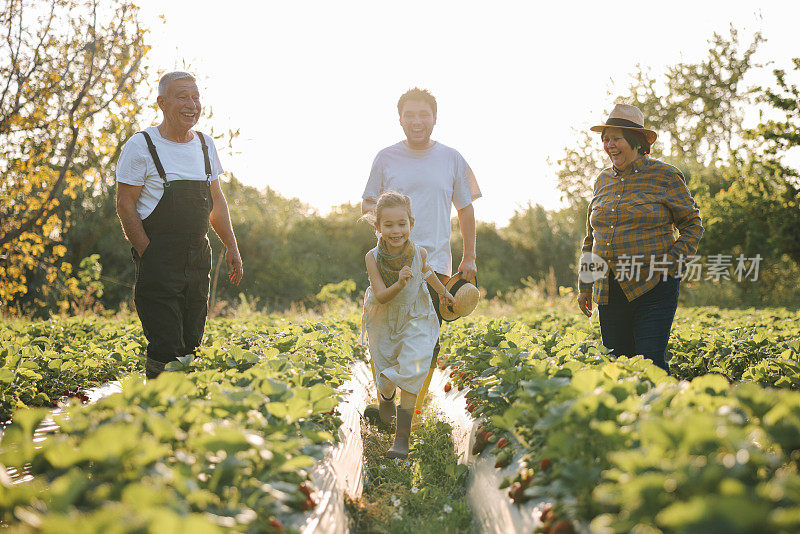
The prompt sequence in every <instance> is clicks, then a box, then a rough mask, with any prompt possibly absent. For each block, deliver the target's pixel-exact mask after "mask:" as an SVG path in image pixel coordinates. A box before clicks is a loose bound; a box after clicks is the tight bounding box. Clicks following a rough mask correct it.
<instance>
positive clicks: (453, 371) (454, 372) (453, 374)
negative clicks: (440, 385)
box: [450, 369, 456, 378]
mask: <svg viewBox="0 0 800 534" xmlns="http://www.w3.org/2000/svg"><path fill="white" fill-rule="evenodd" d="M454 376H456V371H455V369H454V370H452V371H450V378H453V377H454Z"/></svg>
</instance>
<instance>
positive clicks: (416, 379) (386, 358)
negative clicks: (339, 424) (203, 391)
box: [361, 245, 439, 395]
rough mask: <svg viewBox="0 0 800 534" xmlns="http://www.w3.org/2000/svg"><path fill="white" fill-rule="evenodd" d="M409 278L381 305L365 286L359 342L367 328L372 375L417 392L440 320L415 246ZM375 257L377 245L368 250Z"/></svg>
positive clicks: (427, 365) (424, 373) (437, 334)
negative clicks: (397, 291) (383, 377)
mask: <svg viewBox="0 0 800 534" xmlns="http://www.w3.org/2000/svg"><path fill="white" fill-rule="evenodd" d="M414 247H415V250H414V260H413V261H412V262H411V272H412V277H411V279H410V280H409V281H408V283H407V284H406V286H405V287H404V288H403V289H401V290H400V292H399V293H398V294H397V296H395V297H394V298H393V299H392V300H390V301H389V302H387V303H386V304H381V303H380V302H378V299H377V298H375V295H374V294H373V292H372V288H371V287H370V288H368V289H367V293H366V295H365V297H364V310H363V315H362V317H361V341H362V342H363V341H364V334H365V330H366V334H367V336H366V337H367V339H368V345H369V353H370V356H371V357H372V361H373V364H374V365H375V375H376V376H380V375H381V374H383V376H385V377H386V378H388V379H389V380H391V381H392V382H394V383H395V384H396V385H397V386H399V387H400V388H401V389H403V390H405V391H408V392H409V393H414V394H415V395H416V394H418V393H419V391H420V389H422V383H423V382H424V381H425V377H426V376H427V374H428V369H429V368H430V365H431V359H432V358H433V347H434V346H435V345H436V340H437V339H438V338H439V319H438V318H437V317H436V311H435V310H434V309H433V303H432V302H431V297H430V294H429V293H428V287H427V284H426V283H425V279H424V278H423V273H422V255H421V253H420V247H419V245H414ZM370 253H372V254H374V255H375V260H376V261H377V259H378V247H375V248H374V249H372V250H371V251H370Z"/></svg>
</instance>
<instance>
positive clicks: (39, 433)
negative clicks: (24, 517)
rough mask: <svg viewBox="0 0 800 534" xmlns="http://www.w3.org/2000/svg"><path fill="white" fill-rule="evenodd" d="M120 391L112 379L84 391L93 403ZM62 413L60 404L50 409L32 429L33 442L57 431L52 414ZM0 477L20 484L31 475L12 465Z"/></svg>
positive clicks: (0, 435)
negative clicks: (34, 428)
mask: <svg viewBox="0 0 800 534" xmlns="http://www.w3.org/2000/svg"><path fill="white" fill-rule="evenodd" d="M120 391H122V385H121V384H120V383H119V381H117V380H114V381H113V382H106V383H105V384H103V385H101V386H97V387H95V388H92V389H89V390H87V391H86V396H87V397H89V401H88V404H94V403H95V402H97V401H99V400H100V399H102V398H103V397H107V396H109V395H111V394H112V393H118V392H120ZM62 413H64V408H62V407H60V406H59V407H57V408H53V409H52V410H50V413H49V414H48V415H47V417H45V418H44V420H42V422H41V423H39V426H38V427H36V430H34V431H33V442H34V443H41V442H42V441H44V439H45V438H46V437H47V435H48V434H54V433H56V432H58V430H59V426H58V425H57V424H56V422H55V419H54V416H56V415H58V414H62ZM4 430H5V429H4V428H3V429H0V441H2V439H3V431H4ZM0 477H5V480H4V482H5V483H7V484H22V483H24V482H28V481H30V480H32V479H33V477H32V476H31V475H29V474H27V473H26V472H24V470H23V471H22V472H20V471H18V470H17V469H15V468H13V467H9V468H6V469H5V472H4V473H0Z"/></svg>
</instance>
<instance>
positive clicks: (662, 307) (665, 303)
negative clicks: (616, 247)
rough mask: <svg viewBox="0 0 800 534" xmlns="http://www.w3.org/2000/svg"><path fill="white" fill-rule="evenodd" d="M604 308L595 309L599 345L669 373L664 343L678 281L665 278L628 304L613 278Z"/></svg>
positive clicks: (669, 327) (676, 304) (676, 296)
mask: <svg viewBox="0 0 800 534" xmlns="http://www.w3.org/2000/svg"><path fill="white" fill-rule="evenodd" d="M609 278H610V279H609V282H610V289H609V292H610V295H609V300H608V304H600V305H598V306H597V310H598V313H599V314H600V334H601V336H602V338H603V345H605V346H606V347H607V348H609V349H612V350H613V351H614V352H613V353H614V354H615V355H617V356H635V355H637V354H641V355H643V356H644V357H645V358H648V359H649V360H652V361H653V363H655V364H656V365H657V366H659V367H661V368H662V369H664V370H665V371H667V373H669V366H668V365H667V360H666V355H667V342H668V341H669V333H670V329H671V328H672V320H673V319H674V318H675V310H676V309H677V307H678V285H679V280H678V279H677V278H673V277H671V276H670V277H667V279H666V280H662V281H660V282H659V283H658V285H657V286H656V287H654V288H653V289H651V290H650V291H648V292H647V293H645V294H644V295H641V296H639V297H637V298H635V299H633V300H632V301H630V302H628V299H627V298H625V294H624V293H623V292H622V288H621V287H620V286H619V283H618V282H617V281H616V279H614V277H613V276H611V277H609Z"/></svg>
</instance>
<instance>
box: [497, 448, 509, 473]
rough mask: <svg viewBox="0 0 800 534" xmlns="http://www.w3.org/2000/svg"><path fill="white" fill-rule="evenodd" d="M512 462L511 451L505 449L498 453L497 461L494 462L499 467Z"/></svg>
mask: <svg viewBox="0 0 800 534" xmlns="http://www.w3.org/2000/svg"><path fill="white" fill-rule="evenodd" d="M510 463H511V453H510V452H509V451H503V452H501V453H500V454H498V455H497V461H496V462H495V463H494V466H495V467H496V468H498V469H500V468H501V467H505V466H507V465H508V464H510Z"/></svg>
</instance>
